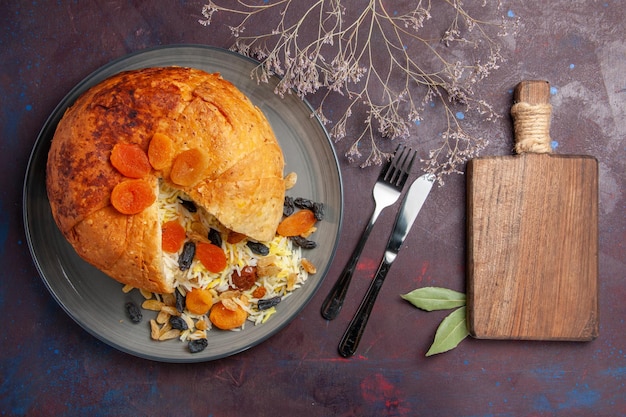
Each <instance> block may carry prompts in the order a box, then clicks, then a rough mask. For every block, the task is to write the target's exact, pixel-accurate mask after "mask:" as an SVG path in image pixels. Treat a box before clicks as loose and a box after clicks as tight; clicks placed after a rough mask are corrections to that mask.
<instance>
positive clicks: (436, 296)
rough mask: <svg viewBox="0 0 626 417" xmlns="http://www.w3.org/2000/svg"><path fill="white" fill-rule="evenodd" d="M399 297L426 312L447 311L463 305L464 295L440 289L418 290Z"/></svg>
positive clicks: (427, 288) (424, 288) (425, 288)
mask: <svg viewBox="0 0 626 417" xmlns="http://www.w3.org/2000/svg"><path fill="white" fill-rule="evenodd" d="M400 297H402V298H403V299H405V300H407V301H408V302H410V303H411V304H413V305H414V306H415V307H417V308H419V309H422V310H426V311H433V310H447V309H450V308H456V307H462V306H464V305H465V294H463V293H461V292H458V291H454V290H450V289H448V288H441V287H423V288H418V289H416V290H413V291H411V292H410V293H407V294H404V295H400Z"/></svg>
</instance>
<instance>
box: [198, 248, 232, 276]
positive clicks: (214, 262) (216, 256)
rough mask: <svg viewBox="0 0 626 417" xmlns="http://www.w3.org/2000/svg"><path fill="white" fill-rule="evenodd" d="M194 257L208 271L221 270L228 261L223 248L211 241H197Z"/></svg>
mask: <svg viewBox="0 0 626 417" xmlns="http://www.w3.org/2000/svg"><path fill="white" fill-rule="evenodd" d="M196 258H198V259H199V260H200V262H202V265H204V267H205V268H206V269H207V271H209V272H213V273H218V272H222V271H223V270H224V268H226V265H227V263H228V259H227V258H226V254H225V253H224V250H223V249H222V248H220V247H219V246H215V245H214V244H212V243H206V242H198V244H197V245H196Z"/></svg>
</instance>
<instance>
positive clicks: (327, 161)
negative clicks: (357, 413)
mask: <svg viewBox="0 0 626 417" xmlns="http://www.w3.org/2000/svg"><path fill="white" fill-rule="evenodd" d="M255 65H256V62H255V61H252V60H250V59H247V58H245V57H242V56H241V55H238V54H235V53H231V52H228V51H225V50H222V49H215V48H211V47H206V46H197V45H177V46H170V47H163V48H157V49H150V50H146V51H142V52H139V53H135V54H132V55H129V56H126V57H123V58H121V59H119V60H117V61H114V62H112V63H110V64H108V65H106V66H104V67H102V68H100V69H99V70H98V71H96V72H94V73H93V74H91V75H90V76H88V77H87V78H86V79H84V80H83V81H82V82H81V83H79V84H78V85H77V86H76V87H74V89H73V90H72V91H70V93H69V94H68V95H67V96H66V97H65V98H64V99H63V101H61V103H60V104H59V105H58V106H57V107H56V109H55V110H54V111H53V113H52V114H51V116H50V117H49V119H48V120H47V122H46V124H45V125H44V127H43V129H42V130H41V132H40V134H39V137H38V138H37V141H36V143H35V146H34V148H33V151H32V154H31V157H30V161H29V164H28V169H27V172H26V178H25V182H24V196H23V203H24V209H23V210H24V212H23V216H24V225H25V228H26V237H27V240H28V244H29V247H30V250H31V253H32V257H33V259H34V262H35V265H36V267H37V269H38V270H39V273H40V275H41V277H42V279H43V281H44V283H45V284H46V286H47V287H48V289H49V290H50V292H51V293H52V295H53V297H54V298H55V299H56V300H57V302H58V303H59V305H60V306H61V307H62V308H63V309H64V310H65V311H66V312H67V314H69V315H70V316H71V317H72V318H73V319H74V320H75V321H76V322H77V323H78V324H79V325H80V326H82V327H83V328H84V329H85V330H87V331H88V332H89V333H91V334H92V335H94V336H95V337H97V338H99V339H100V340H102V341H104V342H105V343H108V344H109V345H111V346H113V347H115V348H117V349H119V350H121V351H124V352H127V353H130V354H133V355H136V356H139V357H143V358H147V359H152V360H158V361H165V362H200V361H208V360H213V359H218V358H222V357H225V356H229V355H233V354H236V353H238V352H241V351H243V350H245V349H248V348H250V347H252V346H255V345H257V344H259V343H261V342H262V341H264V340H266V339H267V338H269V337H270V336H272V335H273V334H275V333H276V332H278V331H279V330H281V329H282V328H283V327H284V326H286V325H287V324H288V323H289V322H290V321H291V320H292V319H293V318H294V317H296V315H297V314H298V313H299V312H300V311H301V310H302V308H304V306H305V305H306V304H307V303H308V301H309V300H310V299H311V298H312V297H313V295H314V293H315V292H316V291H317V289H318V287H319V285H320V284H321V282H322V280H323V279H324V276H325V275H326V273H327V272H328V269H329V267H330V264H331V261H332V259H333V256H334V253H335V250H336V245H337V242H338V240H339V232H340V228H341V218H342V205H343V191H342V184H341V174H340V171H339V167H338V163H337V158H336V155H335V153H334V151H333V147H332V144H331V142H330V140H329V138H328V135H327V133H326V131H325V130H324V128H323V127H322V125H321V124H320V123H319V121H318V120H317V119H316V118H312V117H311V108H310V107H309V106H308V105H307V104H306V103H305V102H303V101H302V100H300V99H298V98H297V96H296V95H287V96H286V97H285V98H284V99H281V98H279V97H278V96H276V95H275V94H274V87H275V86H276V83H277V82H278V80H277V79H272V80H270V82H269V83H268V84H257V82H256V81H255V80H253V79H251V77H250V71H251V70H252V69H253V68H254V66H255ZM158 66H187V67H194V68H199V69H202V70H205V71H208V72H220V73H221V74H222V76H223V77H224V78H226V79H227V80H229V81H231V82H232V83H234V84H235V85H236V86H237V87H239V89H241V90H242V91H243V92H244V93H245V94H246V95H247V96H248V97H250V99H251V100H252V101H253V102H254V103H255V104H256V105H257V106H259V107H260V108H261V110H262V111H263V112H264V113H265V114H266V116H267V117H268V119H269V121H270V123H271V125H272V127H273V129H274V131H275V133H276V136H277V138H278V139H279V141H280V144H281V147H282V149H283V152H284V154H285V160H286V164H287V166H286V169H285V172H291V171H295V172H297V173H298V182H297V185H296V187H295V188H294V189H292V190H291V191H290V194H291V195H294V196H302V197H307V198H310V199H312V200H314V201H320V202H323V203H324V204H325V206H326V218H325V220H324V221H323V222H320V224H319V228H318V231H317V232H316V233H315V235H314V236H315V240H316V241H317V243H318V247H317V248H316V249H314V250H311V251H307V252H308V253H306V257H307V258H310V259H311V260H312V261H313V263H314V264H315V265H316V266H317V268H318V272H317V274H315V275H311V276H310V277H309V280H308V281H307V282H306V284H305V285H304V286H303V287H302V288H300V289H298V290H297V291H295V292H294V293H293V294H292V296H290V297H288V298H287V299H285V300H284V301H283V302H282V303H281V304H279V306H278V313H277V314H275V315H274V316H272V318H271V319H270V320H269V321H268V322H266V323H265V324H263V325H258V326H254V325H253V324H252V323H247V325H246V327H245V329H244V330H242V331H239V332H232V331H226V332H225V331H219V330H212V331H211V332H209V338H208V339H209V345H208V347H207V348H206V349H205V350H204V351H202V352H200V353H196V354H191V353H189V352H188V350H187V345H186V343H182V342H180V341H178V340H173V341H167V342H154V341H151V340H150V334H149V325H148V320H147V318H146V317H144V321H143V322H142V323H140V324H136V325H134V324H132V323H131V322H130V321H129V320H128V319H127V318H126V316H125V312H124V304H125V302H126V301H127V299H128V298H135V299H136V301H137V302H140V301H141V299H140V297H141V296H140V295H139V294H137V292H136V291H133V292H131V293H130V294H124V293H122V291H121V284H119V283H117V282H115V281H114V280H112V279H111V278H108V277H107V276H106V275H104V274H102V273H101V272H100V271H98V270H97V269H95V268H93V267H92V266H90V265H89V264H87V263H85V262H84V261H83V260H81V259H80V258H79V257H78V256H77V255H76V253H75V252H74V250H73V248H72V247H71V246H70V245H69V244H68V243H67V241H66V240H65V238H64V237H63V236H62V235H61V233H60V232H59V230H58V229H57V227H56V225H55V223H54V221H53V219H52V214H51V212H50V206H49V204H48V199H47V195H46V186H45V175H46V174H45V173H46V160H47V155H48V149H49V147H50V141H51V139H52V136H53V134H54V130H55V128H56V125H57V123H58V122H59V120H60V119H61V117H62V115H63V112H64V111H65V109H66V108H67V107H68V106H70V105H71V104H72V103H73V102H74V101H75V100H76V98H77V97H78V96H79V95H80V94H81V93H83V92H84V91H85V90H87V89H88V88H89V87H91V86H93V85H95V84H97V83H99V82H100V81H102V80H104V79H105V78H108V77H110V76H111V75H113V74H116V73H118V72H120V71H125V70H130V69H137V68H144V67H158ZM138 297H139V298H138Z"/></svg>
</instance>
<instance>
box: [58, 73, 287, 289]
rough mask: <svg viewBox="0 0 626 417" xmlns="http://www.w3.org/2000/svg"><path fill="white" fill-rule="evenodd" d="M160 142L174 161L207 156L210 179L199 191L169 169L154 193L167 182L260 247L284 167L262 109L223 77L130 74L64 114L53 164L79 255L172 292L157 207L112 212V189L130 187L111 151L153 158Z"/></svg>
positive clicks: (278, 206)
mask: <svg viewBox="0 0 626 417" xmlns="http://www.w3.org/2000/svg"><path fill="white" fill-rule="evenodd" d="M155 134H159V135H164V136H166V137H167V138H169V139H170V140H171V144H172V152H173V153H172V161H173V160H174V159H175V158H176V156H177V155H180V154H181V153H182V152H184V151H188V150H190V149H199V150H201V152H203V155H202V156H203V160H202V164H200V165H199V166H201V167H202V168H201V169H202V170H203V172H202V175H201V176H200V180H199V181H197V182H194V183H193V184H191V185H187V184H185V185H184V186H181V185H176V184H173V183H172V181H171V179H170V172H171V166H172V164H171V163H169V164H165V165H166V166H165V167H164V168H163V169H161V170H155V169H152V171H151V173H150V174H149V178H148V179H149V180H150V181H153V184H154V186H155V187H157V186H158V185H157V178H162V179H163V181H167V182H168V184H169V185H171V186H174V187H175V188H179V189H181V190H183V191H184V192H186V193H187V194H188V195H190V196H191V197H192V198H193V199H194V200H195V202H196V203H197V204H199V205H200V206H202V207H204V208H205V209H207V211H208V212H209V213H211V214H213V215H215V216H216V217H217V219H218V220H220V221H221V222H222V223H223V224H224V225H225V226H226V227H228V228H230V229H232V230H234V231H236V232H239V233H243V234H246V235H247V236H249V237H251V238H253V239H255V240H261V241H267V240H270V239H272V238H273V236H274V234H275V231H276V226H277V225H278V222H279V220H280V215H281V212H282V201H283V198H284V183H283V179H282V173H283V165H284V160H283V155H282V151H281V150H280V147H279V146H278V142H277V141H276V138H275V137H274V134H273V132H272V129H271V127H270V125H269V123H268V122H267V120H266V118H265V117H264V115H263V114H262V113H261V111H260V110H259V109H258V108H256V107H255V106H254V105H253V104H252V103H251V102H250V101H249V99H248V98H247V97H245V96H244V95H243V94H242V93H241V92H240V91H239V90H238V89H237V88H235V87H234V86H233V85H232V84H231V83H230V82H228V81H226V80H223V79H222V78H221V77H220V76H219V75H218V74H207V73H205V72H203V71H199V70H195V69H189V68H179V67H168V68H148V69H142V70H136V71H129V72H124V73H121V74H118V75H116V76H113V77H111V78H109V79H107V80H105V81H103V82H102V83H100V84H98V85H97V86H95V87H93V88H91V89H90V90H89V91H87V92H86V93H84V94H83V95H82V96H81V97H79V99H78V100H77V101H76V103H75V104H74V105H73V106H72V107H71V108H69V109H68V110H67V111H66V113H65V115H64V116H63V118H62V120H61V121H60V123H59V125H58V127H57V130H56V133H55V136H54V138H53V140H52V144H51V148H50V152H49V156H48V166H47V189H48V197H49V200H50V206H51V208H52V214H53V216H54V219H55V221H56V222H57V224H58V226H59V229H60V230H61V232H62V233H63V234H64V235H65V236H66V237H67V239H68V240H69V241H70V243H71V244H72V245H73V246H74V248H75V249H76V251H77V252H78V253H79V254H80V256H81V257H83V258H84V259H85V260H87V261H88V262H90V263H92V264H94V265H95V266H97V267H98V268H99V269H101V270H103V271H104V272H106V273H107V274H109V275H111V276H112V277H113V278H115V279H117V280H118V281H120V282H123V283H127V284H131V285H133V286H137V287H142V288H146V289H150V290H153V291H155V292H171V291H173V288H172V287H171V282H168V279H167V278H166V277H165V275H164V272H163V265H162V256H161V255H162V254H161V248H160V242H161V240H160V224H159V219H158V210H157V208H156V204H155V205H153V206H151V207H149V208H148V209H146V210H144V211H143V212H142V213H140V214H138V215H133V216H126V215H122V214H120V213H118V212H116V211H115V209H113V208H112V207H111V205H110V195H111V190H112V189H113V187H114V186H115V185H116V184H117V183H119V182H120V181H122V180H123V179H124V177H123V176H122V175H121V174H120V173H119V172H118V171H117V170H116V169H115V168H114V167H113V166H112V165H111V163H110V161H109V158H110V154H111V149H112V148H113V146H114V145H115V144H116V143H118V142H124V143H132V144H136V145H138V146H139V147H140V148H141V149H143V150H144V151H146V153H148V148H149V144H150V141H151V139H152V137H153V136H154V135H155ZM161 139H162V137H161ZM166 141H167V139H166ZM166 157H167V155H166ZM204 158H206V159H204ZM166 160H167V159H166ZM207 161H208V164H207ZM161 162H162V161H161Z"/></svg>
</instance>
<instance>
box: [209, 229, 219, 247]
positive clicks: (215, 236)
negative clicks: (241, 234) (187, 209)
mask: <svg viewBox="0 0 626 417" xmlns="http://www.w3.org/2000/svg"><path fill="white" fill-rule="evenodd" d="M208 238H209V242H211V243H212V244H214V245H215V246H219V247H222V235H221V234H220V232H219V231H217V230H216V229H213V228H211V229H210V230H209V236H208Z"/></svg>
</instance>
